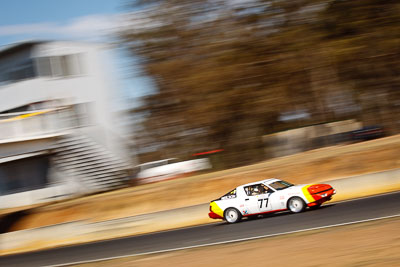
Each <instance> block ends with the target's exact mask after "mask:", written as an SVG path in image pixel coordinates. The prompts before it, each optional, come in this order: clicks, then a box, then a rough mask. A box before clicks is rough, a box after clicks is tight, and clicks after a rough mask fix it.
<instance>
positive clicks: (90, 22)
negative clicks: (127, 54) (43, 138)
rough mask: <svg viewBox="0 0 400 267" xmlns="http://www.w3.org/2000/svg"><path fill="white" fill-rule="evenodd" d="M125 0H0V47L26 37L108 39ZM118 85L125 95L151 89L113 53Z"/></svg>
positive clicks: (144, 79) (37, 38)
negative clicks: (131, 75)
mask: <svg viewBox="0 0 400 267" xmlns="http://www.w3.org/2000/svg"><path fill="white" fill-rule="evenodd" d="M128 3H129V1H127V0H65V1H63V0H1V1H0V46H3V45H7V44H11V43H15V42H21V41H26V40H53V39H55V40H80V41H92V42H111V41H112V34H113V33H114V29H115V27H117V25H118V20H119V19H121V15H122V14H123V13H125V12H127V11H128V9H127V8H126V5H127V4H128ZM114 61H115V64H116V72H117V74H118V76H119V77H117V78H118V80H119V84H120V85H122V87H123V89H124V90H123V94H124V95H125V96H126V97H129V98H132V99H133V98H136V97H139V96H141V95H143V94H145V93H146V92H148V91H149V90H150V88H151V83H150V82H149V79H148V78H146V77H138V76H136V77H134V78H127V77H128V76H129V75H130V73H132V72H134V71H137V70H134V69H128V68H127V66H128V65H130V64H129V61H128V60H126V59H124V58H123V57H122V56H120V55H119V56H118V55H116V56H115V55H114Z"/></svg>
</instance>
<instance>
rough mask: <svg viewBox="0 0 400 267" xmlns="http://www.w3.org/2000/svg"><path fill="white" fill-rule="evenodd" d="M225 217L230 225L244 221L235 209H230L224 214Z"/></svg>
mask: <svg viewBox="0 0 400 267" xmlns="http://www.w3.org/2000/svg"><path fill="white" fill-rule="evenodd" d="M224 217H225V220H226V221H227V222H228V223H236V222H238V221H240V219H242V214H240V212H239V211H238V210H237V209H235V208H228V209H226V211H225V213H224Z"/></svg>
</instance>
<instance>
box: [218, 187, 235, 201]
mask: <svg viewBox="0 0 400 267" xmlns="http://www.w3.org/2000/svg"><path fill="white" fill-rule="evenodd" d="M231 198H236V189H233V190H232V191H230V192H229V193H226V194H225V195H223V196H222V197H221V200H223V199H231Z"/></svg>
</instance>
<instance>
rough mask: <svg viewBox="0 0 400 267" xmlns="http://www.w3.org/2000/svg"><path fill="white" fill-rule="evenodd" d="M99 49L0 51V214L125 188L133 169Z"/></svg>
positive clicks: (41, 45) (23, 46) (68, 45)
mask: <svg viewBox="0 0 400 267" xmlns="http://www.w3.org/2000/svg"><path fill="white" fill-rule="evenodd" d="M105 49H107V48H106V47H105V46H104V45H98V44H88V43H78V42H24V43H19V44H15V45H12V46H8V47H6V48H3V49H2V50H0V146H1V148H0V208H8V207H15V206H23V205H29V204H34V203H38V202H43V201H49V200H53V199H57V198H64V197H69V196H73V195H76V194H81V193H83V194H84V193H89V192H95V191H104V190H109V189H112V188H115V187H120V186H123V185H124V183H125V182H126V181H128V180H129V179H130V177H129V175H130V171H131V169H132V166H133V163H132V162H131V155H130V153H129V141H128V139H127V138H126V137H124V134H123V131H122V127H121V126H120V123H119V122H120V116H121V114H117V113H116V112H114V111H113V110H114V108H115V104H114V100H115V99H116V98H117V95H116V94H117V89H118V88H115V87H113V86H112V85H111V82H112V80H111V78H112V77H110V76H111V75H110V72H109V71H108V69H110V66H109V65H106V64H107V62H106V61H102V60H103V56H104V50H105Z"/></svg>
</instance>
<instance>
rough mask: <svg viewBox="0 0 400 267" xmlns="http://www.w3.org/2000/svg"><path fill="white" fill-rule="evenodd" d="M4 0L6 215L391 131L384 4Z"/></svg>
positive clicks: (399, 122)
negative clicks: (170, 166) (156, 169)
mask: <svg viewBox="0 0 400 267" xmlns="http://www.w3.org/2000/svg"><path fill="white" fill-rule="evenodd" d="M1 5H2V7H1V11H0V14H1V16H0V17H2V19H1V20H0V21H1V24H2V25H1V26H0V41H1V44H2V45H3V46H2V47H1V48H0V113H1V114H0V118H1V120H0V139H1V140H0V141H1V142H0V146H1V147H2V148H1V151H2V152H1V164H0V192H1V194H2V196H1V197H2V202H1V204H0V207H1V208H3V209H7V208H15V207H22V206H28V205H33V204H37V203H42V202H49V201H54V200H61V199H63V198H68V197H70V196H76V195H77V194H78V195H84V194H90V193H94V192H101V191H108V190H111V189H116V188H120V187H125V186H131V185H136V184H137V183H138V177H139V178H149V177H150V178H154V176H160V179H159V180H162V179H164V178H171V177H172V176H173V175H175V176H176V175H182V174H184V173H187V172H194V171H206V172H209V171H216V170H223V169H228V168H233V167H239V166H244V165H249V164H253V163H257V162H260V161H265V160H268V159H271V158H275V157H281V156H287V155H291V154H295V153H299V152H304V151H308V150H313V149H317V148H322V147H326V146H336V145H343V144H349V143H355V142H361V141H366V140H370V139H375V138H379V137H384V136H390V135H395V134H398V133H399V132H400V119H399V116H398V114H400V90H399V88H400V79H399V73H400V68H399V66H400V64H399V63H400V62H399V61H400V57H399V54H400V3H399V2H398V1H395V0H363V1H345V0H290V1H288V0H275V1H273V0H190V1H178V0H162V1H158V0H148V1H145V0H136V1H134V0H132V1H65V2H57V3H56V2H55V1H47V0H46V1H45V0H39V1H22V0H19V1H12V2H11V1H2V3H1ZM170 161H178V162H186V163H185V164H186V165H185V164H181V165H174V166H175V167H174V168H175V169H174V168H173V169H172V170H171V169H169V170H166V171H165V172H164V173H163V171H161V173H160V172H159V173H156V174H154V173H153V174H148V175H147V176H146V175H143V173H142V174H140V172H141V171H142V170H146V168H148V167H149V166H150V167H151V168H153V167H157V166H162V165H165V164H170ZM146 166H147V167H146ZM178 169H179V170H178ZM28 174H29V175H28ZM172 174H173V175H172ZM140 175H142V176H140ZM156 180H157V179H156ZM156 180H154V179H153V180H147V182H154V181H156ZM141 181H142V182H143V180H141ZM144 182H146V180H144ZM38 190H39V191H38ZM40 190H41V191H40ZM46 190H47V191H46ZM27 193H28V194H27Z"/></svg>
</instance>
